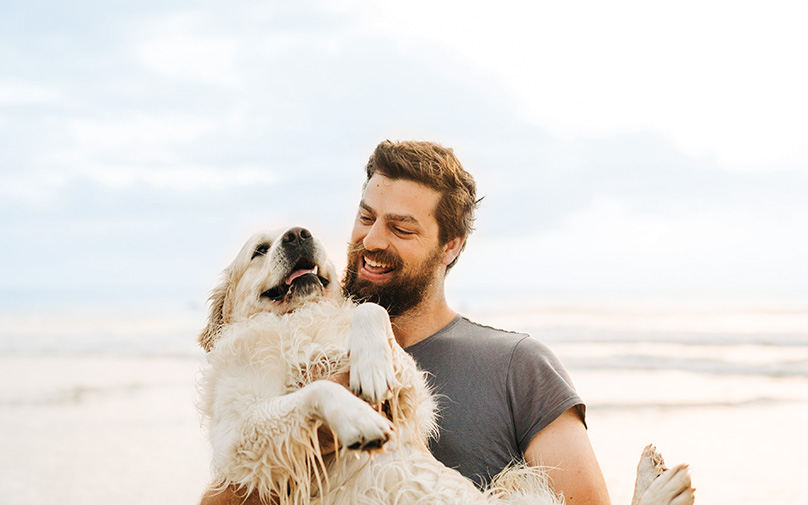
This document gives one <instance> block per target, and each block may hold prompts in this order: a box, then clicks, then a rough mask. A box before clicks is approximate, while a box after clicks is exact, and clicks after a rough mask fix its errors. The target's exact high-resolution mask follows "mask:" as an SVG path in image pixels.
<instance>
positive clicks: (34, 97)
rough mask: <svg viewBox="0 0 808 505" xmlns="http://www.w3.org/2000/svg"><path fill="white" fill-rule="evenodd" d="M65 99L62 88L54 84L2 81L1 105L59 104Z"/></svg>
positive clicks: (0, 89)
mask: <svg viewBox="0 0 808 505" xmlns="http://www.w3.org/2000/svg"><path fill="white" fill-rule="evenodd" d="M64 101H65V97H64V94H63V92H62V90H61V89H59V88H57V87H54V86H46V85H42V84H32V83H24V82H19V81H17V82H14V81H0V106H9V105H30V104H59V103H63V102H64Z"/></svg>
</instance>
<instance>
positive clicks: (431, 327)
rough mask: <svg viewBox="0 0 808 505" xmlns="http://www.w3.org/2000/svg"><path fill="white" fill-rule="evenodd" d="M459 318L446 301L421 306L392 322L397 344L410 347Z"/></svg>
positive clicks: (425, 303) (426, 302)
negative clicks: (456, 317)
mask: <svg viewBox="0 0 808 505" xmlns="http://www.w3.org/2000/svg"><path fill="white" fill-rule="evenodd" d="M455 316H457V313H456V312H455V311H453V310H452V309H451V308H450V307H449V305H448V304H447V303H446V300H445V299H441V300H440V301H437V302H433V303H429V302H428V301H427V300H424V302H422V303H421V304H419V305H418V306H416V307H413V308H412V309H410V310H408V311H407V312H405V313H404V314H401V315H400V316H397V317H395V318H393V319H392V320H391V323H392V324H393V333H394V334H395V336H396V342H398V345H400V346H401V347H409V346H411V345H415V344H417V343H418V342H420V341H422V340H424V339H425V338H427V337H430V336H432V335H434V334H435V333H437V332H438V331H440V330H441V329H442V328H443V327H445V326H446V325H447V324H449V323H450V322H452V319H454V318H455Z"/></svg>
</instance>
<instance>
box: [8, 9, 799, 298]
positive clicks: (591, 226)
mask: <svg viewBox="0 0 808 505" xmlns="http://www.w3.org/2000/svg"><path fill="white" fill-rule="evenodd" d="M806 22H808V5H806V4H805V3H804V2H802V1H793V2H789V1H778V0H774V1H772V2H766V3H765V4H764V3H762V2H725V1H714V0H702V1H698V2H695V1H679V2H640V1H622V0H620V1H615V2H608V3H604V2H595V1H580V2H544V1H537V2H515V1H501V2H496V3H492V2H476V1H447V2H441V1H434V0H432V1H429V2H427V1H420V0H416V1H408V2H372V1H359V0H357V1H353V0H351V1H300V2H268V1H264V2H252V1H245V2H240V1H235V2H228V3H227V4H225V3H223V2H210V1H195V2H188V1H181V0H168V1H165V0H161V1H159V2H157V1H150V0H144V1H141V2H116V1H110V2H90V1H82V0H78V1H73V2H55V1H36V0H33V1H31V0H29V1H25V2H23V1H16V0H9V1H6V2H4V3H3V6H2V7H0V312H11V313H13V312H18V311H32V310H33V311H36V310H43V309H44V310H52V309H53V308H56V307H59V308H63V309H73V308H81V307H84V308H86V307H96V308H98V307H102V308H103V307H109V308H116V307H117V308H121V307H124V308H127V307H148V306H160V307H168V308H171V307H176V306H182V307H201V306H203V305H204V303H205V299H206V297H207V294H208V291H209V290H210V289H211V288H212V287H213V286H214V284H215V282H216V280H217V276H218V273H219V272H220V271H221V270H222V269H223V268H224V267H225V266H226V265H227V264H228V263H229V262H230V261H231V259H232V258H233V257H234V256H235V253H236V252H237V251H238V250H239V249H240V247H241V245H242V244H243V242H244V241H245V240H246V239H247V238H248V237H249V236H250V235H252V233H253V232H255V231H257V230H259V229H264V228H278V227H282V226H288V225H292V224H294V225H303V226H306V227H308V228H309V229H311V230H312V231H313V232H314V234H315V235H316V236H317V237H319V238H320V240H321V241H322V242H323V243H324V244H325V245H326V247H327V249H328V250H329V252H330V254H331V256H332V257H333V259H334V261H335V263H336V264H337V265H338V266H340V267H341V266H342V265H343V264H344V254H345V248H346V243H347V239H348V236H349V233H350V229H351V225H352V221H353V218H354V213H355V209H356V204H357V202H358V200H359V197H360V189H361V184H362V181H363V166H364V163H365V162H366V161H367V158H368V156H369V155H370V153H371V152H372V151H373V148H374V147H375V146H376V144H377V143H378V142H380V141H382V140H385V139H391V140H404V139H418V140H433V141H437V142H439V143H441V144H444V145H447V146H451V147H453V148H454V150H455V153H456V154H457V155H458V157H459V158H460V160H461V162H462V163H463V165H464V167H465V168H466V169H467V170H468V171H469V172H471V173H472V174H473V175H474V176H475V178H476V179H477V183H478V188H479V192H480V194H481V195H484V200H483V202H482V205H481V208H480V210H479V213H478V219H477V226H476V231H475V232H474V234H473V235H472V236H471V237H470V239H469V244H468V247H467V249H466V251H465V252H464V253H463V255H462V256H461V258H460V261H459V263H458V265H457V267H456V268H455V269H454V270H453V271H452V272H451V274H450V275H449V279H448V289H449V296H450V301H451V302H452V303H455V304H458V305H460V306H464V305H468V304H476V303H487V302H489V301H502V300H510V299H512V298H514V297H517V298H520V299H533V298H536V299H539V298H544V299H553V298H554V297H558V298H571V299H576V298H578V299H604V300H605V299H610V298H635V299H647V298H659V299H664V298H671V297H672V298H677V297H678V298H683V299H697V298H702V297H704V298H727V299H729V298H749V299H758V300H768V299H777V300H792V301H793V300H806V299H808V262H806V260H805V258H806V257H808V233H806V229H808V198H806V196H807V195H808V141H807V140H806V139H808V94H806V93H805V91H804V90H805V89H808V70H807V69H806V66H805V64H804V61H805V52H806V48H808V32H806V30H805V29H804V26H805V25H806Z"/></svg>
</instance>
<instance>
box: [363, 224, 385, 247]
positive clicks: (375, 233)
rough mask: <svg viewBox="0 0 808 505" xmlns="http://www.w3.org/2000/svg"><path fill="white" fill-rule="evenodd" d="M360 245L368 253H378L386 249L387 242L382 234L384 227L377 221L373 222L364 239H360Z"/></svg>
mask: <svg viewBox="0 0 808 505" xmlns="http://www.w3.org/2000/svg"><path fill="white" fill-rule="evenodd" d="M362 245H363V246H365V249H367V250H368V251H380V250H384V249H387V246H388V245H389V242H388V241H387V235H386V234H385V233H384V226H383V225H382V224H381V223H379V221H376V222H374V223H373V224H372V225H371V227H370V229H369V230H368V233H367V235H365V238H364V239H362Z"/></svg>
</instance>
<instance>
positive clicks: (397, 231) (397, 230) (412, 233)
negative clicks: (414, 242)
mask: <svg viewBox="0 0 808 505" xmlns="http://www.w3.org/2000/svg"><path fill="white" fill-rule="evenodd" d="M393 231H394V232H396V233H398V234H399V235H404V236H407V235H415V232H414V231H410V230H405V229H403V228H393Z"/></svg>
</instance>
